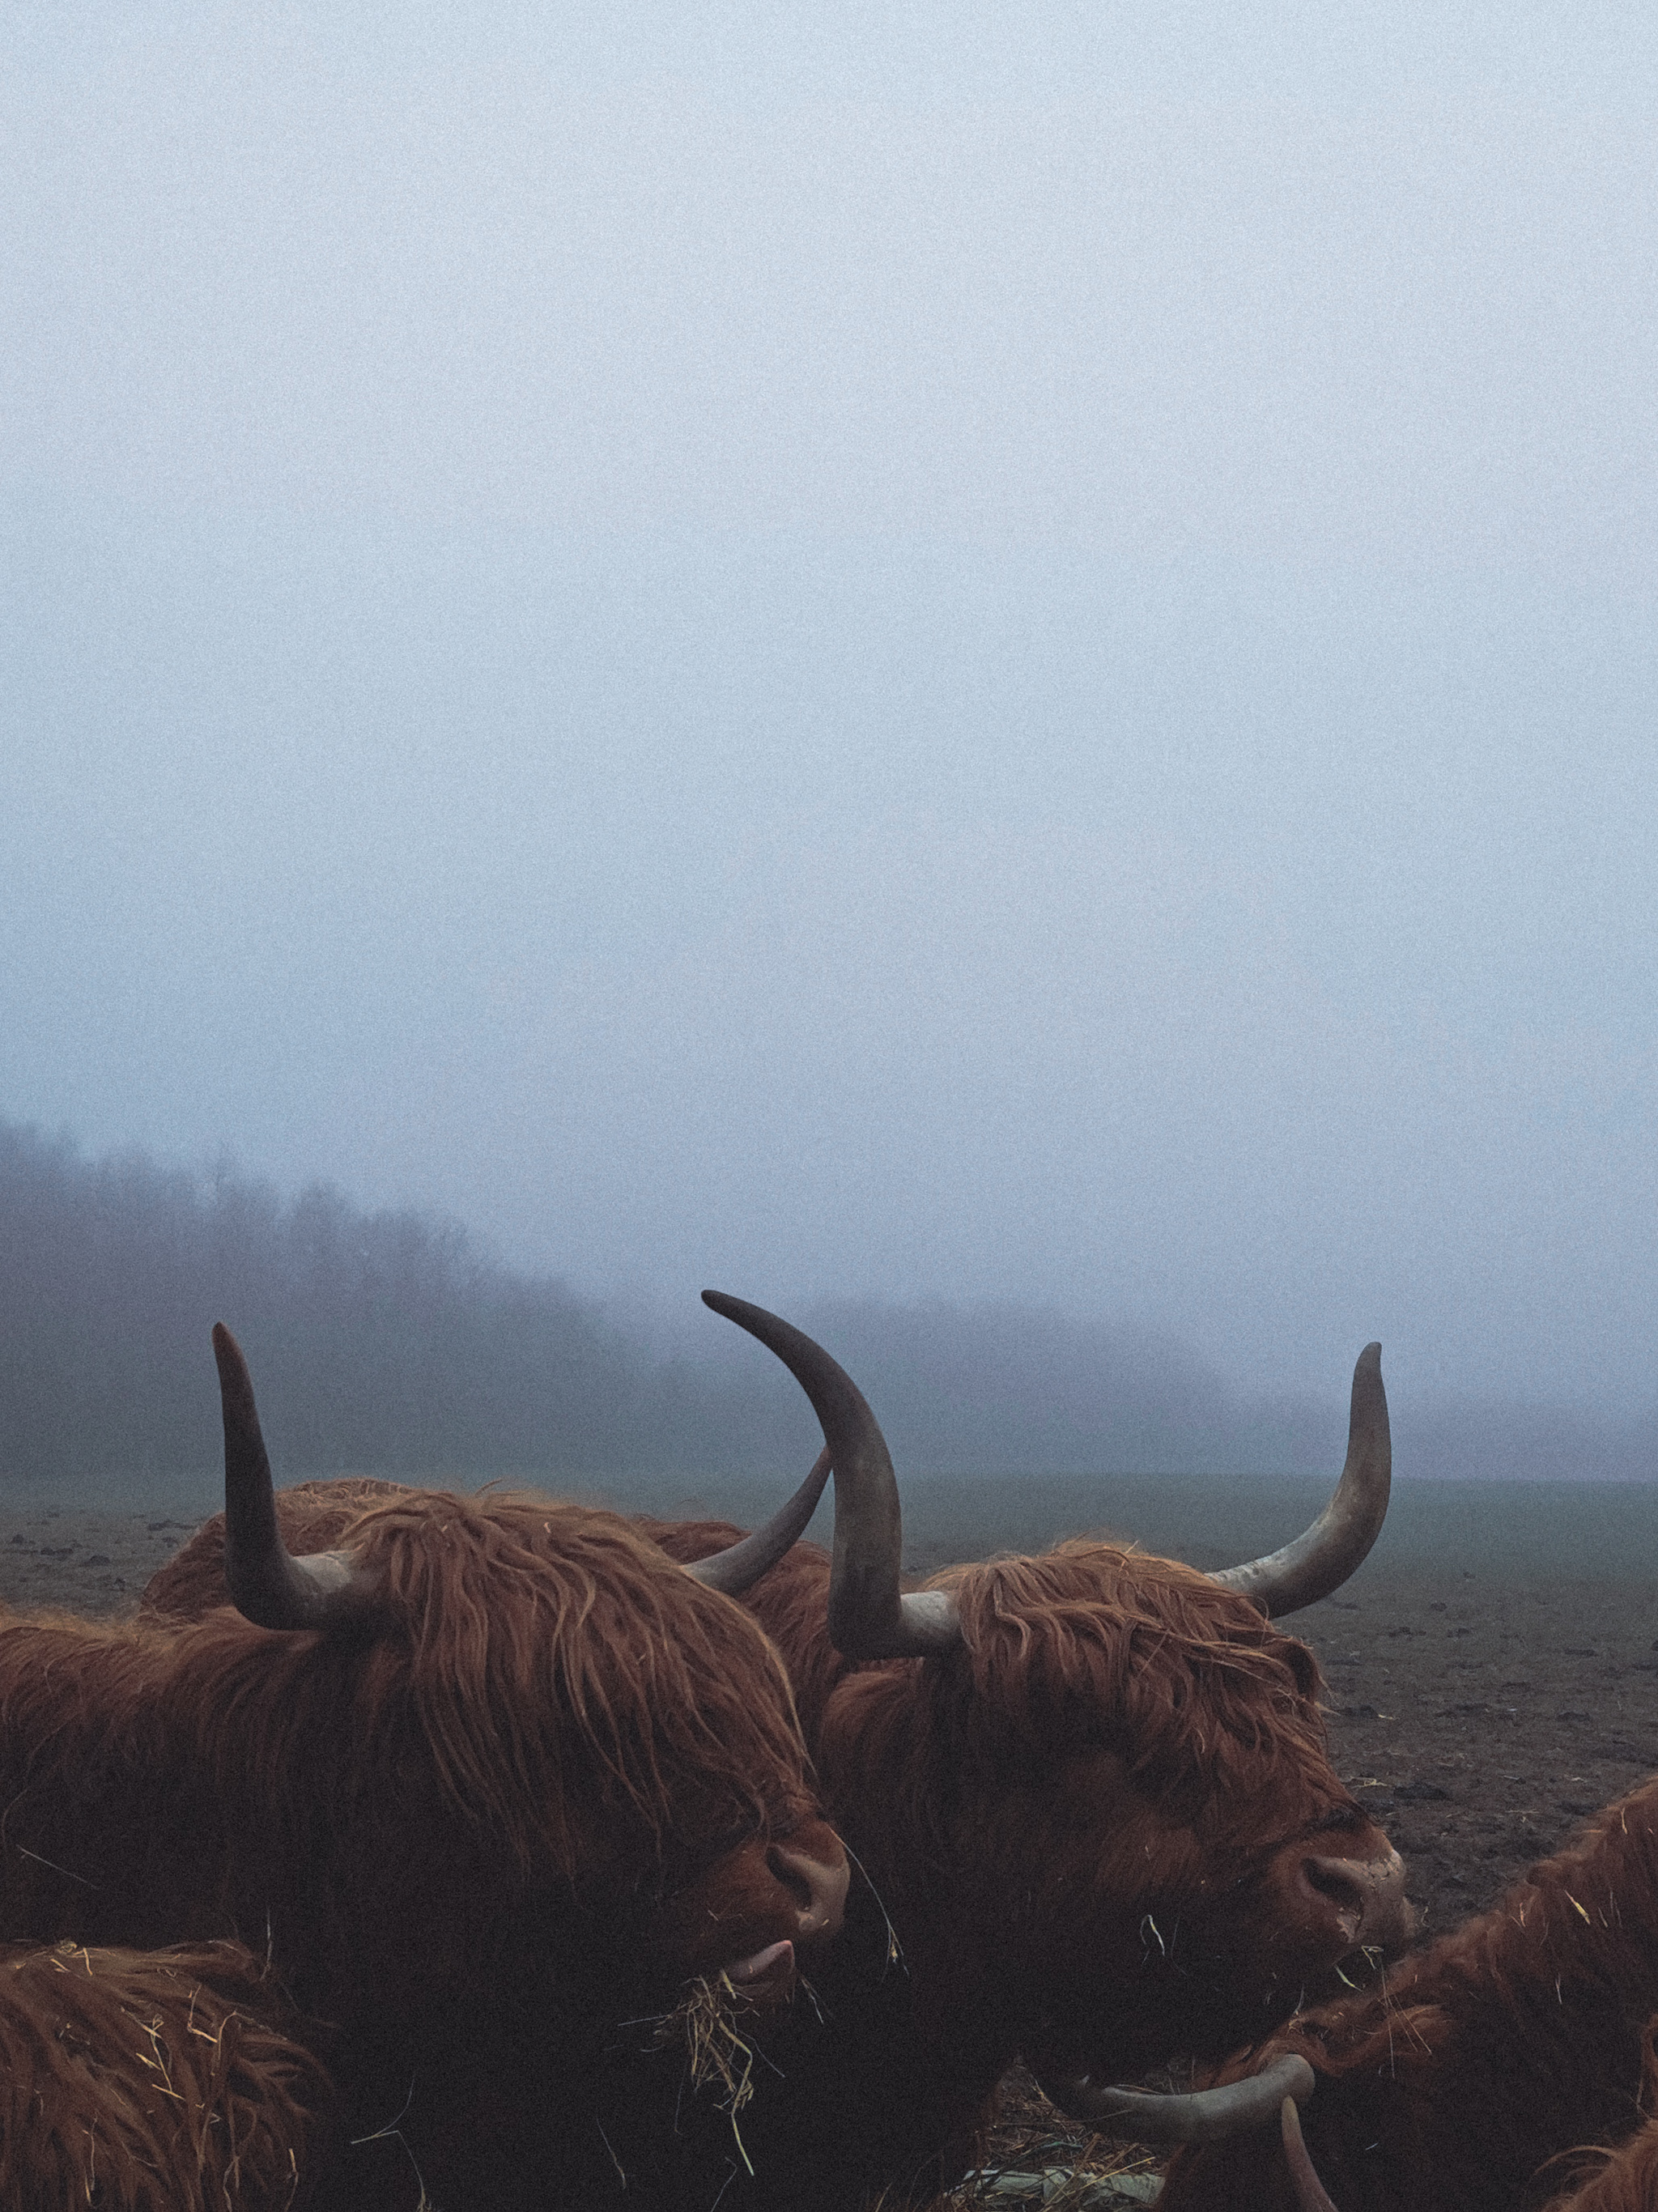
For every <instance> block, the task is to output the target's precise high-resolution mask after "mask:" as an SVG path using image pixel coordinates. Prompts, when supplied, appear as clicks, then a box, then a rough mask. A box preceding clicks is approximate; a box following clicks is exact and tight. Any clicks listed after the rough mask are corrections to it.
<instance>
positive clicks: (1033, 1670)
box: [640, 1521, 1326, 1808]
mask: <svg viewBox="0 0 1658 2212" xmlns="http://www.w3.org/2000/svg"><path fill="white" fill-rule="evenodd" d="M640 1525H641V1528H644V1529H646V1530H647V1532H648V1533H650V1534H652V1535H653V1536H655V1537H656V1538H658V1539H659V1541H662V1542H664V1543H665V1545H666V1546H667V1547H668V1548H669V1549H670V1550H671V1551H672V1553H673V1554H674V1556H675V1557H676V1558H677V1559H695V1558H698V1557H700V1556H701V1555H702V1554H703V1553H707V1552H709V1551H712V1550H714V1549H715V1548H716V1547H717V1546H719V1545H720V1544H724V1543H729V1542H731V1541H732V1540H733V1539H734V1538H735V1537H736V1536H737V1535H738V1534H740V1533H741V1532H740V1531H739V1530H738V1529H735V1528H730V1527H728V1526H727V1525H726V1523H725V1522H679V1523H675V1522H662V1521H646V1522H641V1524H640ZM828 1580H829V1554H828V1553H827V1552H825V1551H824V1550H823V1548H822V1547H820V1546H818V1545H817V1544H804V1543H803V1544H797V1545H796V1546H795V1547H794V1549H793V1551H792V1552H791V1553H789V1554H788V1555H787V1557H786V1559H783V1560H782V1561H781V1562H780V1564H779V1565H777V1566H775V1567H774V1568H773V1569H772V1571H771V1572H770V1573H769V1574H768V1576H767V1577H766V1578H765V1580H764V1581H763V1582H762V1583H760V1584H759V1585H758V1586H757V1587H756V1589H755V1591H754V1593H753V1595H752V1599H751V1602H752V1603H753V1605H754V1607H755V1609H756V1612H757V1613H759V1614H760V1617H761V1619H762V1620H763V1621H764V1622H765V1625H766V1626H767V1628H768V1630H769V1631H770V1632H771V1634H772V1636H773V1637H774V1639H775V1641H776V1642H777V1644H779V1645H780V1647H781V1649H782V1650H783V1652H784V1654H785V1655H786V1658H787V1660H788V1663H789V1673H790V1675H791V1678H792V1679H793V1683H794V1691H795V1697H796V1699H797V1700H798V1701H799V1706H800V1712H801V1717H802V1719H803V1721H804V1723H805V1729H806V1733H807V1735H808V1738H811V1737H813V1736H814V1735H816V1733H817V1729H818V1727H819V1726H820V1724H821V1722H822V1719H823V1710H824V1707H825V1705H826V1704H827V1702H828V1699H829V1696H830V1694H831V1692H833V1691H835V1689H837V1688H838V1687H839V1686H841V1684H842V1683H843V1682H844V1681H845V1680H846V1678H847V1675H848V1674H852V1673H854V1672H859V1673H877V1672H878V1673H884V1674H890V1675H891V1676H893V1677H894V1678H895V1680H901V1681H902V1682H905V1683H908V1682H909V1681H910V1680H912V1679H914V1678H916V1669H917V1668H923V1669H924V1672H923V1673H922V1674H920V1677H919V1679H920V1680H923V1681H926V1682H929V1683H932V1684H933V1685H934V1694H935V1696H936V1697H938V1698H939V1699H954V1700H955V1701H956V1703H957V1705H959V1707H960V1716H959V1725H958V1727H957V1729H952V1730H950V1731H949V1732H950V1734H952V1735H957V1736H959V1735H961V1734H962V1732H963V1731H966V1732H969V1733H971V1734H974V1735H975V1736H976V1737H977V1738H978V1739H979V1740H981V1741H982V1747H983V1748H984V1750H985V1752H986V1753H987V1756H989V1757H991V1758H993V1759H997V1760H999V1761H1004V1760H1005V1759H1006V1758H1007V1757H1009V1756H1010V1755H1011V1756H1013V1757H1015V1758H1019V1757H1023V1756H1025V1755H1027V1754H1029V1755H1032V1756H1039V1757H1042V1758H1044V1759H1045V1758H1048V1757H1051V1756H1052V1754H1053V1753H1054V1752H1055V1751H1056V1750H1057V1749H1059V1748H1060V1747H1064V1748H1066V1749H1072V1750H1074V1749H1075V1748H1076V1747H1078V1744H1080V1743H1083V1742H1089V1741H1091V1742H1096V1743H1103V1744H1106V1745H1108V1747H1110V1748H1112V1749H1114V1750H1118V1751H1121V1752H1122V1753H1125V1754H1126V1755H1127V1757H1128V1758H1129V1759H1131V1761H1132V1765H1133V1771H1134V1772H1135V1773H1136V1774H1138V1775H1140V1776H1142V1777H1144V1778H1145V1780H1146V1781H1147V1782H1148V1784H1152V1785H1154V1786H1155V1787H1156V1788H1157V1790H1158V1791H1159V1792H1161V1793H1164V1794H1165V1796H1167V1794H1168V1793H1170V1792H1172V1793H1175V1796H1178V1797H1179V1799H1180V1801H1181V1805H1182V1807H1183V1808H1189V1807H1190V1806H1193V1805H1198V1804H1200V1803H1202V1802H1204V1801H1205V1800H1206V1799H1208V1798H1211V1797H1212V1796H1213V1795H1214V1793H1215V1792H1216V1791H1217V1790H1225V1789H1228V1788H1236V1786H1237V1785H1238V1784H1239V1783H1240V1781H1241V1780H1242V1778H1244V1777H1245V1775H1246V1774H1247V1776H1248V1781H1249V1786H1250V1788H1251V1790H1259V1789H1260V1786H1261V1784H1263V1782H1269V1781H1270V1780H1271V1778H1272V1776H1273V1774H1274V1772H1275V1771H1276V1770H1278V1768H1279V1767H1280V1766H1285V1767H1287V1766H1289V1765H1296V1766H1297V1767H1299V1766H1301V1765H1303V1764H1304V1762H1305V1759H1306V1758H1307V1755H1308V1754H1309V1753H1313V1754H1315V1755H1318V1756H1322V1753H1323V1752H1324V1748H1325V1741H1326V1732H1325V1726H1324V1721H1323V1717H1322V1715H1321V1712H1320V1711H1319V1709H1318V1705H1317V1702H1316V1701H1317V1694H1318V1687H1319V1675H1318V1667H1317V1662H1316V1661H1315V1659H1314V1657H1313V1655H1312V1653H1311V1652H1310V1651H1309V1650H1308V1649H1307V1647H1306V1645H1305V1644H1300V1643H1297V1641H1296V1640H1295V1638H1292V1637H1289V1636H1285V1635H1284V1633H1283V1632H1282V1631H1281V1630H1279V1629H1277V1628H1274V1627H1273V1626H1272V1624H1271V1622H1269V1621H1267V1620H1264V1619H1263V1618H1262V1616H1261V1614H1260V1612H1259V1611H1258V1609H1257V1608H1256V1607H1254V1606H1253V1605H1252V1604H1250V1602H1249V1601H1248V1599H1247V1598H1243V1597H1240V1596H1238V1595H1236V1594H1235V1593H1233V1592H1231V1591H1230V1590H1224V1589H1218V1587H1217V1585H1216V1584H1215V1583H1214V1582H1213V1581H1212V1580H1211V1578H1210V1577H1208V1576H1206V1575H1204V1574H1200V1573H1199V1571H1198V1570H1197V1569H1196V1568H1194V1567H1188V1566H1185V1565H1182V1564H1181V1562H1180V1561H1179V1560H1176V1559H1155V1558H1151V1557H1149V1556H1148V1555H1146V1554H1145V1553H1141V1552H1139V1551H1136V1550H1134V1549H1133V1547H1129V1546H1125V1545H1121V1544H1114V1543H1108V1542H1105V1541H1099V1540H1096V1539H1091V1538H1077V1539H1074V1540H1073V1541H1070V1542H1066V1543H1061V1544H1056V1545H1055V1546H1054V1548H1053V1549H1052V1550H1051V1551H1048V1552H1046V1553H1042V1554H1040V1555H1039V1556H1036V1557H1034V1558H1014V1559H988V1560H984V1561H981V1562H979V1563H977V1564H975V1565H971V1566H959V1567H951V1568H949V1569H947V1570H946V1571H944V1572H943V1573H941V1574H938V1575H935V1576H933V1577H932V1578H931V1579H930V1580H929V1581H928V1582H927V1583H926V1585H925V1587H926V1588H927V1589H948V1590H949V1591H950V1592H951V1594H952V1595H954V1597H955V1600H956V1602H957V1608H958V1610H959V1612H960V1614H961V1620H962V1628H963V1644H964V1647H965V1658H966V1674H965V1675H963V1673H962V1671H961V1670H960V1669H959V1668H939V1667H937V1666H932V1667H930V1668H929V1667H926V1662H920V1661H903V1660H898V1661H892V1660H887V1661H878V1662H874V1665H873V1667H872V1668H853V1667H852V1666H850V1665H849V1664H848V1662H847V1661H846V1660H844V1659H842V1658H841V1656H840V1655H839V1654H838V1653H837V1652H836V1651H835V1649H834V1647H833V1645H832V1644H830V1643H829V1633H828V1626H827V1613H826V1606H825V1595H826V1586H827V1583H828ZM906 1694H907V1692H906ZM943 1718H944V1716H943V1715H938V1716H935V1719H939V1720H941V1719H943ZM1169 1802H1173V1799H1172V1798H1170V1799H1169Z"/></svg>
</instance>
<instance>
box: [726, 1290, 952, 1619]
mask: <svg viewBox="0 0 1658 2212" xmlns="http://www.w3.org/2000/svg"><path fill="white" fill-rule="evenodd" d="M702 1303H703V1304H704V1305H705V1306H708V1307H710V1308H711V1309H712V1310H713V1311H714V1312H715V1313H717V1314H723V1315H724V1316H725V1317H726V1320H727V1321H734V1322H736V1323H737V1326H738V1328H745V1329H747V1331H748V1333H749V1334H750V1336H753V1337H757V1338H758V1339H759V1340H760V1342H761V1343H762V1344H763V1345H764V1346H765V1347H766V1349H767V1351H768V1352H774V1353H775V1354H776V1355H777V1357H778V1358H779V1359H780V1360H781V1361H782V1363H783V1364H784V1366H785V1367H786V1368H787V1369H788V1370H789V1372H790V1374H791V1375H793V1377H794V1379H795V1381H796V1382H797V1383H799V1385H800V1388H801V1389H803V1390H804V1391H805V1394H806V1395H807V1397H808V1398H810V1399H811V1407H812V1411H813V1412H814V1413H816V1414H817V1419H818V1420H819V1422H820V1423H821V1424H822V1425H823V1440H824V1443H825V1444H826V1445H827V1446H828V1449H829V1457H830V1460H831V1462H833V1464H834V1468H835V1567H834V1571H833V1572H832V1574H831V1576H830V1577H829V1641H830V1642H831V1643H832V1644H834V1646H835V1650H837V1651H839V1652H841V1654H842V1655H843V1656H845V1657H846V1658H848V1659H900V1658H936V1657H937V1656H938V1654H939V1653H940V1652H941V1651H949V1650H953V1649H954V1648H955V1647H956V1645H957V1644H959V1643H960V1642H961V1640H962V1629H961V1621H960V1620H959V1618H958V1617H957V1611H956V1607H955V1606H954V1604H953V1603H952V1601H950V1598H949V1597H948V1596H946V1595H945V1594H944V1591H942V1590H920V1591H917V1592H914V1593H913V1594H912V1595H908V1596H907V1595H904V1594H903V1593H902V1592H901V1591H900V1589H899V1588H898V1566H899V1561H900V1559H901V1557H902V1551H903V1522H902V1516H901V1514H900V1511H899V1507H898V1480H897V1477H896V1475H895V1474H893V1471H892V1455H891V1454H890V1452H889V1451H888V1449H887V1444H886V1438H885V1437H884V1436H883V1435H882V1434H881V1431H880V1426H879V1424H878V1422H877V1420H876V1419H875V1416H874V1414H873V1413H871V1411H870V1409H869V1407H868V1406H867V1404H866V1403H865V1399H864V1395H863V1393H862V1391H861V1390H859V1388H858V1385H857V1384H856V1383H854V1382H853V1379H852V1377H851V1376H849V1375H848V1374H847V1371H846V1370H845V1369H844V1368H842V1367H840V1366H838V1365H837V1364H835V1361H834V1360H833V1359H831V1358H829V1354H828V1352H825V1351H824V1350H823V1346H822V1345H819V1344H814V1343H813V1342H812V1340H811V1338H810V1337H809V1336H806V1335H805V1334H803V1333H802V1332H801V1331H800V1330H799V1329H798V1328H793V1326H792V1325H791V1324H790V1323H789V1322H786V1321H780V1319H779V1318H778V1316H776V1315H775V1314H773V1313H768V1312H767V1311H766V1310H765V1308H764V1307H763V1306H751V1305H750V1304H748V1303H747V1301H746V1300H745V1299H743V1298H733V1297H726V1294H725V1292H724V1291H703V1293H702Z"/></svg>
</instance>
